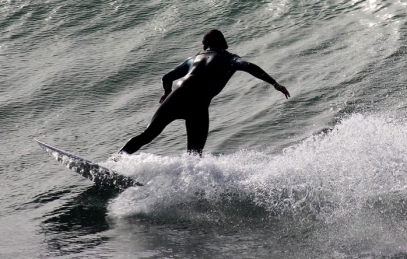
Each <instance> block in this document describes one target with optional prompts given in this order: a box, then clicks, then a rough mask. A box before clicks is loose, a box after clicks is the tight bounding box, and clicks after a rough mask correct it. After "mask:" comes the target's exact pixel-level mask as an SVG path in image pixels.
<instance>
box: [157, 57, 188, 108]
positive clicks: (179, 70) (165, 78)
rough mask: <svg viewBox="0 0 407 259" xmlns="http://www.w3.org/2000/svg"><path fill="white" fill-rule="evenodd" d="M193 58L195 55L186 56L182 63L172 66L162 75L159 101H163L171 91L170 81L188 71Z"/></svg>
mask: <svg viewBox="0 0 407 259" xmlns="http://www.w3.org/2000/svg"><path fill="white" fill-rule="evenodd" d="M194 60H195V56H194V57H191V58H188V59H187V60H186V61H185V62H184V63H182V64H181V65H179V66H177V67H176V68H174V69H173V70H171V71H170V72H168V73H167V74H165V75H164V76H163V78H162V79H161V81H162V82H163V87H164V95H163V96H162V97H161V99H160V103H162V102H164V100H165V98H167V96H168V95H169V94H170V93H171V91H172V82H174V81H175V80H177V79H180V78H181V77H183V76H185V75H186V74H188V71H189V69H190V68H191V67H192V64H193V63H194Z"/></svg>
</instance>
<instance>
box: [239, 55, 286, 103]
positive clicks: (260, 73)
mask: <svg viewBox="0 0 407 259" xmlns="http://www.w3.org/2000/svg"><path fill="white" fill-rule="evenodd" d="M233 67H234V68H235V69H236V70H240V71H244V72H247V73H249V74H251V75H252V76H254V77H256V78H258V79H261V80H263V81H265V82H267V83H269V84H272V85H273V86H274V88H275V89H276V90H277V91H280V92H282V93H283V94H284V95H285V98H287V99H288V97H290V93H289V92H288V90H287V89H286V88H285V87H284V86H282V85H280V84H279V83H277V81H276V80H274V79H273V78H272V77H271V76H270V75H269V74H267V73H266V72H265V71H264V70H263V69H261V68H260V67H259V66H257V65H256V64H253V63H250V62H247V61H244V60H243V59H241V58H236V59H235V60H234V62H233Z"/></svg>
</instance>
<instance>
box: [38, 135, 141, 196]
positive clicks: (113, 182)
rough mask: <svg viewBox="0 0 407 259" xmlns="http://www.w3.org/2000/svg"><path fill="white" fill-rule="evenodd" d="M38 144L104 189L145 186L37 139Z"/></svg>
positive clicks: (60, 161) (59, 160)
mask: <svg viewBox="0 0 407 259" xmlns="http://www.w3.org/2000/svg"><path fill="white" fill-rule="evenodd" d="M35 141H37V143H38V144H39V145H40V146H41V147H42V148H43V149H44V150H45V151H46V152H47V153H48V154H50V155H51V156H53V157H54V158H55V159H56V160H57V161H58V162H59V163H61V164H63V165H65V166H66V167H68V168H69V169H71V170H72V171H74V172H76V173H78V174H80V175H82V176H83V177H85V178H87V179H89V180H91V181H93V182H94V183H95V184H96V185H98V186H100V187H103V188H113V189H125V188H128V187H130V186H143V185H142V184H141V183H139V182H137V181H135V180H134V179H132V178H130V177H127V176H124V175H121V174H118V173H116V172H114V171H112V170H111V169H108V168H106V167H103V166H100V165H98V164H97V163H95V162H92V161H91V160H88V159H86V158H83V157H80V156H77V155H74V154H71V153H69V152H66V151H64V150H62V149H59V148H56V147H53V146H50V145H48V144H45V143H44V142H41V141H39V140H37V139H35Z"/></svg>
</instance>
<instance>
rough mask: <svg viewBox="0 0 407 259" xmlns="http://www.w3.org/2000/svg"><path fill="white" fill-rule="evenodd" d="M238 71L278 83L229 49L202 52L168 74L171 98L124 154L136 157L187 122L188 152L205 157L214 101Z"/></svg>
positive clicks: (165, 82)
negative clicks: (176, 124)
mask: <svg viewBox="0 0 407 259" xmlns="http://www.w3.org/2000/svg"><path fill="white" fill-rule="evenodd" d="M237 70H240V71H245V72H248V73H250V74H251V75H253V76H255V77H257V78H259V79H262V80H264V81H266V82H268V83H270V84H273V85H275V84H277V82H276V81H275V80H274V79H273V78H271V77H270V76H269V75H268V74H267V73H266V72H264V71H263V70H262V69H261V68H260V67H258V66H256V65H254V64H252V63H249V62H246V61H244V60H243V59H241V58H240V57H239V56H237V55H234V54H231V53H229V52H227V51H226V50H218V49H210V50H205V51H202V52H200V53H199V54H197V55H196V56H194V57H191V58H189V59H187V60H186V61H185V62H184V63H182V64H181V65H179V66H178V67H176V68H175V69H173V70H172V71H170V72H169V73H167V74H166V75H164V77H163V78H162V82H163V86H164V90H165V93H166V94H167V95H168V96H167V98H166V99H165V100H164V102H163V103H162V104H161V106H160V107H159V108H158V110H157V111H156V113H155V114H154V116H153V118H152V119H151V122H150V124H149V125H148V127H147V129H146V130H145V131H144V132H143V133H141V134H140V135H138V136H136V137H134V138H132V139H130V140H129V141H128V142H127V143H126V145H125V146H124V147H123V148H122V149H121V150H120V151H123V152H126V153H128V154H132V153H134V152H136V151H137V150H139V149H140V148H141V147H142V146H143V145H146V144H148V143H150V142H151V141H152V140H153V139H154V138H155V137H157V136H158V135H159V134H160V133H161V132H162V131H163V130H164V128H165V127H166V126H167V125H168V124H170V123H171V122H172V121H174V120H177V119H184V120H185V125H186V130H187V139H188V152H193V153H198V154H202V150H203V148H204V146H205V142H206V139H207V136H208V130H209V113H208V108H209V105H210V103H211V100H212V98H213V97H215V96H216V95H217V94H219V93H220V92H221V91H222V89H223V88H224V87H225V85H226V83H227V82H228V81H229V79H230V78H231V77H232V75H233V74H234V73H235V72H236V71H237ZM180 78H182V79H181V80H180V81H179V82H178V84H177V85H178V87H177V88H176V89H175V90H173V91H171V88H172V82H173V81H175V80H177V79H180Z"/></svg>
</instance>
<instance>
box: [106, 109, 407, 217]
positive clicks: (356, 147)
mask: <svg viewBox="0 0 407 259" xmlns="http://www.w3.org/2000/svg"><path fill="white" fill-rule="evenodd" d="M406 130H407V129H406V124H405V122H403V121H399V120H396V119H388V118H387V119H384V118H382V117H379V116H371V115H362V114H354V115H352V116H350V117H348V118H345V119H343V120H342V121H341V122H340V123H339V124H337V125H336V126H335V127H334V128H333V129H332V130H331V131H329V132H327V133H321V134H319V135H315V136H313V137H310V138H308V139H305V140H304V141H302V142H301V143H299V144H297V145H295V146H292V147H290V148H288V149H286V150H284V152H283V153H282V154H279V155H269V154H266V153H265V152H258V151H247V150H242V151H238V152H236V153H233V154H230V155H223V156H212V155H206V156H205V157H204V158H203V159H200V158H197V157H191V156H188V155H183V156H180V157H166V156H156V155H152V154H146V153H141V154H139V155H134V156H125V157H123V159H122V160H121V162H120V163H114V164H109V162H106V166H109V167H111V168H113V169H114V170H115V171H117V172H121V173H123V174H126V175H128V176H132V175H133V176H136V177H137V179H139V180H140V182H142V183H145V186H144V187H140V188H130V189H128V190H126V191H125V192H123V193H122V194H121V195H120V196H119V197H117V198H116V199H115V200H113V201H112V202H111V204H110V206H109V211H110V216H112V217H119V218H120V217H127V216H134V215H150V216H158V217H162V216H165V215H166V216H169V215H170V214H171V215H172V216H173V217H181V218H185V217H189V218H188V219H197V218H198V216H197V215H199V218H200V219H202V216H203V215H204V217H205V219H211V220H215V221H216V220H222V219H221V217H223V216H225V215H226V216H225V217H228V219H230V218H231V217H232V218H233V217H238V216H241V217H247V218H246V220H250V219H253V218H255V219H256V217H257V216H259V215H260V216H261V218H262V219H263V220H264V218H268V219H276V218H279V219H281V218H296V219H299V220H300V221H302V222H307V221H312V220H318V221H319V222H321V221H322V222H327V223H329V222H331V223H332V222H337V221H338V220H344V219H346V218H349V217H356V215H361V214H365V213H366V211H367V210H368V211H369V213H371V210H372V209H373V211H374V210H375V209H378V210H379V211H381V212H380V213H382V212H383V210H384V211H385V213H391V215H390V214H387V216H389V217H390V216H391V217H393V216H394V215H395V214H394V213H395V210H394V208H399V209H396V211H399V210H400V209H404V207H403V206H402V205H400V204H401V202H400V201H401V199H402V200H404V198H406V197H407V193H406V190H405V187H406V181H407V179H406V173H405V172H406V171H407V170H406V169H407V164H406V163H407V155H406V153H405V152H403V150H404V147H405V146H406V144H407V137H406V134H405V133H406ZM202 204H205V206H204V207H205V208H204V209H202V206H203V205H202ZM400 206H402V207H400ZM250 211H251V212H250ZM180 215H182V216H180Z"/></svg>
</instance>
